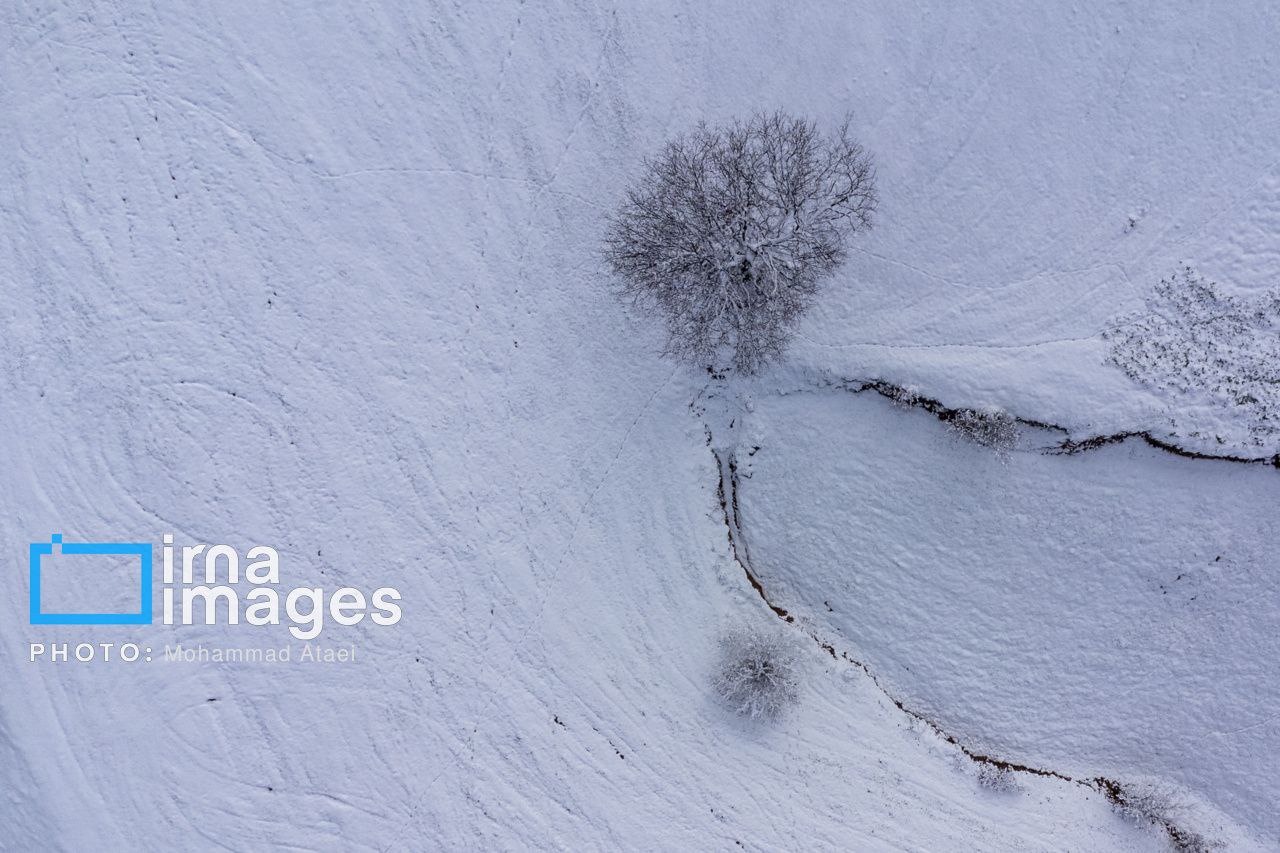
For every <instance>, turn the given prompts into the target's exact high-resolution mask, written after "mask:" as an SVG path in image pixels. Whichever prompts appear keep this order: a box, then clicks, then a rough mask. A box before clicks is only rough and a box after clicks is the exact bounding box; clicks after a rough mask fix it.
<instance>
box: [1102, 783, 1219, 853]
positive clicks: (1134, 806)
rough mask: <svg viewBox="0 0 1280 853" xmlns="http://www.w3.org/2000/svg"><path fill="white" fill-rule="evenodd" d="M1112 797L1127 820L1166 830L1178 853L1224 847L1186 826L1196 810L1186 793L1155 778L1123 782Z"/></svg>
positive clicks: (1209, 851)
mask: <svg viewBox="0 0 1280 853" xmlns="http://www.w3.org/2000/svg"><path fill="white" fill-rule="evenodd" d="M1111 800H1112V804H1113V805H1114V806H1115V809H1116V811H1117V812H1118V813H1119V814H1120V816H1121V817H1123V818H1125V819H1126V820H1130V821H1133V822H1134V823H1135V824H1138V825H1139V826H1155V827H1158V828H1160V829H1162V830H1164V831H1165V832H1167V833H1168V834H1169V838H1170V840H1171V841H1172V842H1173V846H1174V849H1175V850H1178V851H1179V853H1211V851H1214V850H1221V849H1223V847H1224V846H1225V845H1223V844H1222V842H1220V841H1216V840H1213V839H1209V838H1206V837H1205V836H1204V835H1203V834H1201V833H1199V832H1197V831H1196V830H1194V829H1191V828H1190V827H1189V826H1188V825H1187V823H1188V821H1189V820H1191V819H1192V817H1193V815H1194V812H1195V809H1194V807H1193V804H1192V803H1191V801H1190V800H1188V799H1187V797H1186V795H1185V794H1184V793H1183V792H1182V791H1180V790H1179V789H1177V788H1175V787H1173V786H1172V785H1168V784H1166V783H1162V782H1156V781H1143V782H1134V783H1126V784H1125V785H1124V786H1123V787H1119V786H1117V787H1116V788H1115V789H1113V790H1112V791H1111Z"/></svg>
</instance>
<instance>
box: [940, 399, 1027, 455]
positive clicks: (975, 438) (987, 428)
mask: <svg viewBox="0 0 1280 853" xmlns="http://www.w3.org/2000/svg"><path fill="white" fill-rule="evenodd" d="M947 425H948V426H949V427H950V428H951V431H952V432H953V433H954V434H956V435H958V436H960V437H962V438H964V439H967V440H968V441H972V442H974V443H976V444H980V445H982V446H983V447H987V448H990V449H991V450H994V451H995V452H996V454H997V455H998V456H1000V457H1001V458H1002V459H1004V458H1008V456H1009V454H1010V453H1012V452H1013V449H1014V447H1016V446H1017V444H1018V421H1017V419H1016V418H1014V417H1013V415H1011V414H1009V413H1008V412H1006V411H1004V410H1003V409H994V408H991V409H960V410H959V411H957V412H955V413H954V414H952V416H951V417H950V419H948V421H947Z"/></svg>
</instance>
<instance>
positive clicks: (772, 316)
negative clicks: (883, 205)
mask: <svg viewBox="0 0 1280 853" xmlns="http://www.w3.org/2000/svg"><path fill="white" fill-rule="evenodd" d="M875 206H876V194H875V170H874V168H873V166H872V163H871V158H870V157H869V156H868V155H867V154H866V153H865V152H864V151H863V149H862V147H861V146H860V145H858V144H857V143H856V142H854V141H853V140H852V139H851V138H850V137H849V129H848V123H847V122H846V123H845V124H844V125H842V126H841V127H840V128H839V129H837V131H836V132H835V133H834V134H832V135H829V136H824V135H822V134H820V133H819V132H818V130H817V127H816V126H815V125H814V124H813V123H812V122H810V121H805V120H803V119H799V118H794V117H791V116H788V115H786V114H784V113H773V114H770V115H764V114H761V115H756V116H754V117H753V118H751V119H750V120H748V121H746V122H734V123H732V124H730V125H728V126H725V127H709V126H707V125H705V124H703V125H700V126H699V127H698V128H697V129H696V130H694V131H693V132H692V133H690V134H688V135H685V136H681V137H678V138H677V139H675V140H674V141H672V142H670V143H668V144H667V146H666V147H665V148H664V149H663V150H662V152H661V153H660V154H659V155H658V156H657V157H655V158H652V159H650V160H647V161H646V162H645V168H644V171H643V173H642V175H641V177H640V179H639V181H638V182H637V184H636V185H635V186H634V187H633V188H632V189H631V190H630V191H628V193H627V197H626V201H625V202H624V203H623V204H622V206H621V208H620V209H619V210H618V211H617V212H616V213H615V214H614V216H613V217H612V218H611V219H610V222H609V228H608V232H607V234H606V237H605V259H606V260H607V262H608V263H609V265H610V267H611V268H612V269H613V272H614V273H615V274H616V275H617V276H618V278H619V279H620V280H621V282H622V291H623V293H624V295H625V296H627V297H629V298H631V299H632V300H633V302H634V303H635V304H636V305H638V306H639V307H641V308H643V309H646V310H650V311H653V312H655V313H657V314H659V315H660V316H661V317H662V319H663V320H664V321H665V323H666V327H667V342H666V346H665V349H664V353H665V354H667V355H670V356H673V357H675V358H678V359H680V360H682V361H685V362H688V363H691V364H695V365H698V366H707V367H711V368H712V369H715V370H734V371H737V372H739V373H748V374H749V373H754V372H756V371H757V370H759V369H760V368H761V367H762V366H764V365H765V364H766V363H768V362H770V361H772V360H775V359H777V358H778V357H779V356H781V355H782V353H783V351H784V349H785V348H786V345H787V343H788V340H789V338H790V335H791V332H792V330H793V329H794V327H795V324H796V322H797V321H798V320H799V318H800V316H801V315H802V314H803V312H804V311H805V309H806V308H807V307H808V306H809V304H810V303H811V302H812V300H813V298H814V296H815V294H816V293H817V292H818V288H819V285H820V284H821V283H822V282H823V281H824V280H825V279H827V278H829V277H830V276H831V274H832V273H833V272H835V270H836V269H837V268H838V267H839V266H840V264H841V263H842V262H843V261H844V259H845V256H846V252H847V249H846V244H847V242H848V240H849V238H850V237H851V236H852V235H853V234H855V233H857V232H859V231H861V230H864V229H866V228H868V227H870V225H871V215H872V213H873V212H874V210H875Z"/></svg>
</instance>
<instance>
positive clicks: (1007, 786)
mask: <svg viewBox="0 0 1280 853" xmlns="http://www.w3.org/2000/svg"><path fill="white" fill-rule="evenodd" d="M978 784H979V785H981V786H982V787H984V788H986V789H988V790H991V791H998V792H1000V793H1012V792H1014V791H1017V790H1019V788H1020V786H1019V785H1018V780H1017V779H1015V778H1014V775H1013V771H1012V770H1009V769H1008V768H1007V767H1001V766H1000V765H998V764H991V763H989V762H985V761H984V762H980V763H979V764H978Z"/></svg>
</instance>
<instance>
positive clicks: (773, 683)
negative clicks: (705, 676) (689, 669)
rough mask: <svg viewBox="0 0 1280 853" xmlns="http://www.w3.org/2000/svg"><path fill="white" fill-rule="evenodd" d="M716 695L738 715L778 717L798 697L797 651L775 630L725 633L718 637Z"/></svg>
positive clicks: (753, 628)
mask: <svg viewBox="0 0 1280 853" xmlns="http://www.w3.org/2000/svg"><path fill="white" fill-rule="evenodd" d="M715 691H716V693H717V694H718V695H719V696H720V698H721V699H722V700H724V702H725V704H726V705H728V706H729V708H731V709H732V710H733V711H734V712H736V713H738V714H742V715H743V716H746V717H751V718H753V719H760V718H774V717H778V716H779V715H781V714H782V712H783V711H785V710H786V709H787V708H788V707H789V706H790V705H791V704H793V703H794V702H795V700H796V699H797V698H798V697H799V695H800V650H799V649H798V648H797V647H796V645H795V643H794V641H793V640H792V638H791V637H789V636H787V635H785V634H784V633H783V632H781V631H779V630H777V629H776V628H764V627H757V626H740V627H737V628H733V629H731V630H729V631H726V632H725V633H724V634H722V635H721V637H720V660H719V662H718V664H717V667H716V675H715Z"/></svg>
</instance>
